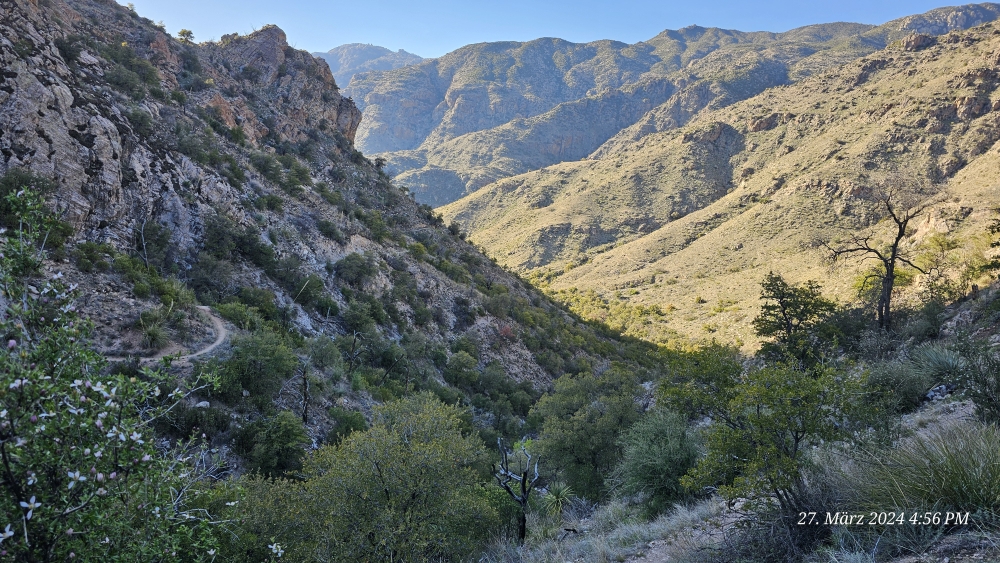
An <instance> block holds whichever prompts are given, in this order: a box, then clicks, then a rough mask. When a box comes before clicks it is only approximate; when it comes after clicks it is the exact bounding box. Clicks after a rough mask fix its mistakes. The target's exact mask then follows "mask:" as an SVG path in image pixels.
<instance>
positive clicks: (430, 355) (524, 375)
mask: <svg viewBox="0 0 1000 563" xmlns="http://www.w3.org/2000/svg"><path fill="white" fill-rule="evenodd" d="M0 14H2V16H3V17H2V19H0V33H2V37H4V38H18V39H16V41H6V42H4V43H3V44H2V45H0V60H2V62H3V66H4V68H5V69H6V70H5V72H4V74H3V77H2V78H3V80H2V82H0V115H2V117H0V154H2V155H3V158H2V159H0V187H2V190H4V191H3V192H2V194H3V195H4V196H6V195H7V194H8V192H11V191H12V190H20V189H22V188H25V187H28V188H34V189H35V190H43V191H44V192H45V194H46V196H47V198H48V203H49V205H50V207H51V208H52V210H53V211H54V212H56V213H57V215H58V216H59V218H60V219H61V221H62V223H61V225H62V226H61V227H60V229H62V230H60V233H62V235H61V238H60V241H59V245H58V247H56V246H52V247H51V248H50V251H51V255H50V256H51V258H52V259H51V260H49V261H47V262H46V263H45V265H44V271H45V272H46V273H49V274H54V273H55V272H56V271H61V272H62V275H63V276H64V277H65V279H67V280H69V281H70V282H73V283H75V284H78V285H79V287H80V289H81V291H82V296H81V299H80V302H79V303H78V305H77V306H78V307H79V308H80V311H81V312H82V313H84V314H85V315H86V316H87V317H89V318H90V319H91V320H92V321H93V322H94V323H95V324H96V326H97V330H96V335H95V345H96V347H97V348H98V350H99V351H100V352H102V353H103V354H104V355H106V356H111V357H116V358H122V357H146V358H156V357H157V354H158V352H160V353H161V355H162V353H163V352H164V351H170V350H175V351H177V353H179V354H180V355H181V356H184V357H186V353H183V352H182V351H183V350H188V351H194V350H199V349H203V348H206V347H209V344H210V343H212V342H213V340H214V341H218V338H219V333H220V329H219V328H218V327H219V326H220V325H219V318H220V317H221V318H224V319H225V320H226V321H228V322H229V323H230V325H228V326H229V330H230V331H231V332H232V333H233V335H234V336H233V338H232V339H231V340H232V342H231V346H223V347H221V348H218V349H216V348H215V347H214V346H213V347H211V350H213V352H212V354H211V355H212V356H214V357H213V358H208V357H206V356H202V357H199V358H197V361H198V362H202V361H207V362H209V365H212V366H215V367H217V368H218V369H219V370H220V371H222V372H224V373H230V375H229V376H227V377H230V379H228V380H226V381H227V383H226V384H225V385H223V387H222V389H220V390H217V391H215V392H213V394H211V395H210V396H209V397H207V398H210V399H211V404H212V405H213V407H212V409H216V406H218V405H222V406H221V407H219V408H221V409H222V410H210V411H209V410H206V411H205V414H204V415H203V416H207V417H216V418H215V419H213V420H216V422H218V421H219V420H221V421H222V422H219V425H220V426H219V428H216V430H215V432H216V434H213V437H214V438H217V444H222V443H227V440H232V439H233V436H234V435H235V434H234V433H235V432H236V429H238V428H239V426H240V425H241V424H243V423H248V422H250V421H252V420H254V419H255V418H256V417H258V416H260V415H262V414H265V415H266V414H268V413H271V412H273V411H274V410H275V409H276V408H277V409H286V410H290V409H298V410H296V416H301V419H302V420H303V421H306V420H308V421H309V422H308V425H307V427H306V431H307V432H308V434H309V437H310V439H311V440H313V441H314V443H321V442H323V441H324V440H326V439H327V436H328V433H329V432H330V431H331V428H333V429H335V432H345V431H344V430H343V425H344V424H345V423H344V422H343V420H341V419H337V418H336V417H333V415H328V412H341V411H342V414H343V413H345V412H346V413H349V412H351V411H360V412H363V413H366V414H370V409H371V406H372V405H373V404H375V403H379V402H383V401H389V400H391V399H393V398H397V397H400V396H403V395H407V394H411V393H415V392H417V391H421V390H429V391H432V392H435V393H438V394H439V396H440V397H441V398H442V399H443V400H447V401H448V402H449V403H450V404H454V403H455V402H456V401H459V400H466V399H467V400H469V401H471V400H472V397H473V396H476V395H477V394H478V396H480V398H479V399H477V400H476V401H477V402H476V404H477V405H478V406H476V407H475V413H476V417H477V418H476V425H477V427H481V428H483V429H484V432H498V433H507V432H516V429H517V428H519V425H520V424H522V423H523V417H524V416H525V415H526V414H527V409H529V408H530V406H531V404H532V403H533V401H534V400H535V399H537V397H538V395H539V393H538V392H537V391H535V389H536V388H538V389H541V388H545V387H547V386H548V385H549V384H550V383H551V382H552V380H554V379H555V378H557V377H559V376H561V375H562V374H563V373H566V372H572V373H578V372H587V371H590V370H596V369H606V367H607V366H608V365H610V363H611V362H612V361H624V362H626V363H627V364H628V365H631V366H632V368H633V369H636V370H639V371H640V372H642V371H643V370H645V369H647V368H654V367H655V364H654V361H653V358H654V357H655V355H656V351H655V349H654V348H653V347H651V346H648V345H646V344H644V343H640V342H636V341H633V340H629V339H624V340H623V339H621V338H619V337H618V336H616V335H615V334H613V333H611V332H608V331H606V330H604V329H602V328H600V327H596V326H591V325H588V324H586V323H584V322H581V321H580V320H579V319H578V318H576V317H574V316H573V315H571V314H569V313H568V312H567V311H565V310H564V309H563V308H561V307H559V306H558V305H556V304H555V303H553V302H552V301H551V300H549V299H548V298H545V297H544V296H542V295H541V294H540V293H539V292H537V291H536V290H534V289H533V288H531V287H529V286H528V285H527V284H525V283H523V282H522V281H520V280H519V279H518V278H516V277H514V276H513V275H511V274H509V273H508V272H506V271H504V270H503V269H501V268H500V267H499V266H497V265H496V264H494V263H493V262H491V261H490V260H488V259H487V258H485V257H484V256H483V255H482V254H481V253H479V251H478V250H476V249H475V248H474V247H473V246H472V245H470V244H468V243H467V242H465V241H464V240H463V239H462V238H461V237H459V236H458V232H457V231H454V232H452V231H449V230H448V229H446V228H444V226H443V225H442V223H441V220H440V218H439V217H438V216H436V215H435V214H434V213H433V212H432V210H431V209H430V208H429V207H426V206H420V205H418V204H417V203H415V202H414V201H413V200H412V199H411V198H410V197H408V195H407V194H406V193H405V191H404V190H401V189H399V188H397V187H395V186H393V185H392V184H391V182H390V181H389V178H388V177H387V176H385V175H384V174H383V173H381V172H380V171H379V170H377V169H376V168H375V167H374V166H373V165H372V164H371V163H370V162H369V161H368V160H367V159H366V158H365V157H364V156H363V155H362V154H361V153H360V152H358V151H357V150H355V149H354V146H353V143H352V139H353V137H354V134H355V132H356V130H357V127H358V124H359V120H360V117H361V116H360V112H358V110H357V109H356V108H355V107H354V105H353V103H352V102H351V101H350V100H349V99H347V98H344V97H342V96H341V95H340V94H339V92H338V89H337V87H336V84H335V81H334V78H333V75H332V74H331V73H330V70H329V68H328V67H327V66H326V64H324V63H323V62H322V61H320V60H318V59H316V58H314V57H312V56H311V55H309V54H308V53H305V52H303V51H298V50H295V49H293V48H291V47H289V45H288V43H287V41H286V38H285V34H284V33H283V32H282V31H281V30H280V29H278V28H277V27H274V26H265V27H264V28H263V29H261V30H259V31H255V32H254V33H252V34H250V35H247V36H240V35H237V34H232V35H226V36H224V37H223V38H222V39H221V40H220V41H219V42H217V43H203V44H199V45H194V44H190V43H185V42H182V41H177V40H175V39H173V38H171V37H169V36H168V35H166V34H165V33H164V32H163V31H162V30H161V29H158V28H157V27H156V26H154V25H153V24H152V22H150V21H149V20H146V19H145V18H142V17H140V16H138V15H137V14H135V13H134V12H131V11H129V10H127V9H125V8H121V7H119V6H117V5H116V4H113V3H107V2H104V1H102V0H72V1H70V2H62V1H55V0H54V1H52V2H49V3H45V4H43V5H36V4H35V3H34V2H28V1H23V2H16V3H7V4H4V5H3V6H2V12H0ZM3 209H4V210H6V209H7V207H3ZM4 213H6V211H4ZM3 220H4V221H8V223H5V224H9V222H10V221H11V220H12V219H11V218H10V217H8V216H6V215H4V216H3ZM13 224H14V225H15V226H16V223H13ZM199 303H200V304H203V305H210V306H212V307H214V309H215V312H213V313H210V314H209V315H208V316H205V315H204V314H203V313H202V309H199V308H198V307H197V305H198V304H199ZM210 321H211V322H210ZM213 325H214V327H213ZM279 351H280V352H281V353H278V352H279ZM251 353H258V354H264V355H265V356H266V357H265V358H264V359H258V360H255V361H267V362H272V361H278V360H277V359H276V358H283V360H282V361H284V362H285V363H284V364H283V365H284V367H283V368H282V369H280V370H279V369H277V368H275V369H265V370H263V371H262V372H260V373H258V374H257V375H252V376H248V375H246V374H252V373H254V372H253V371H252V370H251V371H246V370H245V369H244V368H237V367H232V366H234V365H242V364H239V361H240V360H239V358H240V357H241V354H251ZM456 356H457V357H458V359H457V360H453V359H452V358H454V357H456ZM182 364H183V365H178V366H175V367H177V369H181V370H185V369H187V370H189V369H190V368H191V366H190V365H188V364H189V363H188V362H182ZM227 366H229V367H227ZM289 366H291V367H289ZM300 368H301V370H302V371H297V370H299V369H300ZM123 369H124V368H123ZM227 369H228V370H230V371H229V372H226V370H227ZM239 370H243V371H239ZM480 373H484V374H485V375H484V376H483V380H481V381H480V379H479V374H480ZM234 374H235V375H234ZM309 374H312V375H309ZM307 375H308V377H309V378H308V379H307ZM294 377H299V379H300V381H305V382H306V383H309V382H311V383H309V384H311V385H315V386H316V387H309V386H308V385H307V386H306V388H305V391H300V390H299V389H300V388H299V386H297V385H286V384H287V383H288V380H289V378H294ZM266 381H270V383H267V384H265V383H262V382H266ZM473 383H475V384H474V385H473ZM269 385H270V386H269ZM310 389H311V390H310ZM302 393H304V396H303V395H302ZM497 393H500V395H497ZM515 396H516V397H515ZM463 397H466V399H462V398H463ZM491 397H492V398H491ZM511 397H513V399H511V400H513V401H514V402H515V406H514V407H511V406H510V404H509V403H507V402H504V401H507V400H508V398H511ZM202 398H206V397H202ZM310 401H311V402H312V403H314V404H311V403H310ZM497 401H499V402H497ZM207 404H208V402H207V401H206V402H205V403H204V404H203V406H204V405H207ZM491 405H492V406H491ZM497 405H499V406H497ZM504 405H506V406H504ZM334 407H336V408H334ZM199 408H200V407H199ZM205 408H208V407H205ZM228 409H233V411H232V412H233V413H234V414H233V416H234V417H235V418H233V420H235V422H233V423H232V424H233V427H232V428H233V430H232V432H229V429H230V413H231V411H230V410H228ZM329 409H333V410H332V411H331V410H329ZM338 409H340V410H338ZM235 411H238V412H239V415H238V416H237V415H236V414H235ZM307 411H308V412H307ZM308 413H313V414H309V416H307V414H308ZM356 415H357V416H361V415H360V414H356ZM191 416H195V415H191ZM198 416H202V415H198ZM344 416H348V415H344ZM350 416H354V415H350ZM361 420H362V421H363V420H364V417H363V416H361ZM177 424H179V425H180V426H179V428H180V430H177V431H178V432H180V433H181V437H184V436H186V434H185V432H186V431H189V430H190V428H189V427H184V426H183V424H184V423H182V422H178V423H177ZM199 424H201V423H199ZM213 424H214V423H213ZM338 425H340V426H338ZM185 428H186V430H185ZM213 428H214V427H213ZM338 428H339V430H338ZM334 436H336V434H334Z"/></svg>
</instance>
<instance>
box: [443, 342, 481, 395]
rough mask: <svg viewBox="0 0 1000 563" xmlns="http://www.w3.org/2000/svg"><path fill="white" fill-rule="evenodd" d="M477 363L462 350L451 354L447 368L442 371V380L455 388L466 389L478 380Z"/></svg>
mask: <svg viewBox="0 0 1000 563" xmlns="http://www.w3.org/2000/svg"><path fill="white" fill-rule="evenodd" d="M478 363H479V361H478V360H476V359H475V358H473V357H472V356H471V355H469V353H468V352H465V351H464V350H463V351H460V352H458V353H456V354H453V355H452V356H451V357H450V358H448V366H447V367H446V368H445V369H444V374H443V375H444V380H445V381H447V382H448V383H449V384H450V385H454V386H455V387H460V388H465V389H467V388H469V387H471V386H472V385H473V384H474V383H476V382H477V381H478V380H479V372H478V371H476V365H477V364H478Z"/></svg>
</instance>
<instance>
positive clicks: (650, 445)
mask: <svg viewBox="0 0 1000 563" xmlns="http://www.w3.org/2000/svg"><path fill="white" fill-rule="evenodd" d="M618 444H619V446H620V447H621V448H622V459H621V463H620V464H619V465H618V468H617V470H616V478H617V479H618V480H619V481H620V482H621V485H622V490H623V491H624V492H625V493H626V494H630V495H634V494H643V495H644V496H645V497H646V498H645V505H646V509H647V512H648V513H649V515H651V516H652V515H656V514H659V513H662V512H664V511H666V510H667V509H668V508H670V506H671V505H672V504H673V503H675V502H678V501H681V500H683V499H684V498H686V497H687V492H686V491H685V489H684V487H683V486H682V485H681V483H680V480H681V477H683V476H684V474H685V473H687V472H688V470H689V469H691V468H692V467H694V464H695V462H696V461H697V459H698V448H697V446H696V444H695V441H694V439H693V437H692V436H691V434H690V432H689V431H688V428H687V421H686V420H685V419H684V417H683V416H681V415H679V414H677V413H674V412H671V411H669V410H666V409H662V408H660V409H656V410H653V411H650V412H647V413H646V414H645V415H643V417H642V418H641V419H639V421H638V422H636V423H635V425H633V426H632V427H631V428H630V429H629V430H628V431H626V432H625V433H624V434H623V435H622V437H621V438H620V439H619V441H618Z"/></svg>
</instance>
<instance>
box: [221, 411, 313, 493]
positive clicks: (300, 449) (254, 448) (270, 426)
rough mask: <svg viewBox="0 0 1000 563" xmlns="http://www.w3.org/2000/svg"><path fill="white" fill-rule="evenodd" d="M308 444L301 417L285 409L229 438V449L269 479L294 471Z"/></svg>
mask: <svg viewBox="0 0 1000 563" xmlns="http://www.w3.org/2000/svg"><path fill="white" fill-rule="evenodd" d="M308 445H309V436H308V435H307V434H306V430H305V427H303V425H302V420H301V419H300V418H299V417H297V416H295V414H293V413H291V412H289V411H281V412H279V413H278V414H277V415H275V416H273V417H271V418H266V419H261V420H257V421H255V422H253V423H251V424H249V425H247V426H246V427H245V428H243V429H242V430H241V431H240V432H239V433H238V434H237V435H236V439H235V440H233V450H234V451H235V452H236V453H237V454H239V455H241V456H243V458H244V459H246V461H247V467H248V468H249V469H250V470H251V471H253V472H255V473H259V474H261V475H263V476H265V477H271V478H273V477H285V476H295V475H296V474H298V473H299V472H300V471H301V470H302V459H303V458H304V457H305V455H306V450H305V448H306V447H307V446H308Z"/></svg>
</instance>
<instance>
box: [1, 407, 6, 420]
mask: <svg viewBox="0 0 1000 563" xmlns="http://www.w3.org/2000/svg"><path fill="white" fill-rule="evenodd" d="M0 418H7V409H4V410H2V411H0Z"/></svg>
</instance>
